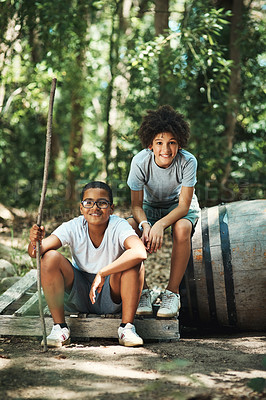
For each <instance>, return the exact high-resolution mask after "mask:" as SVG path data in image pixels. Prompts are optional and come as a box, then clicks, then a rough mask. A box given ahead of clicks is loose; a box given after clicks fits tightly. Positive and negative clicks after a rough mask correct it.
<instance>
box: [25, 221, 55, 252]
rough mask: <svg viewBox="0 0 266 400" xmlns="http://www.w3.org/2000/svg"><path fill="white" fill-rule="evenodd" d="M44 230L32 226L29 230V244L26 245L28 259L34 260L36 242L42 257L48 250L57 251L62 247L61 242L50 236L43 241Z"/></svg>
mask: <svg viewBox="0 0 266 400" xmlns="http://www.w3.org/2000/svg"><path fill="white" fill-rule="evenodd" d="M44 235H45V229H44V227H43V226H41V227H38V225H36V224H35V225H33V226H32V227H31V229H30V243H29V245H28V253H29V255H30V257H32V258H36V242H37V241H39V242H40V245H41V246H40V253H41V255H43V254H44V253H45V252H46V251H48V250H57V249H59V247H61V246H62V243H61V241H60V240H59V239H58V237H57V236H55V235H50V236H48V237H47V238H45V239H43V238H44Z"/></svg>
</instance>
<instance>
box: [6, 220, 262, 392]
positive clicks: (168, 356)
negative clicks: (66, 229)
mask: <svg viewBox="0 0 266 400" xmlns="http://www.w3.org/2000/svg"><path fill="white" fill-rule="evenodd" d="M30 225H31V221H29V220H25V219H24V218H23V221H22V223H21V224H20V226H19V227H14V226H13V228H12V229H13V231H12V237H11V233H10V232H11V231H10V226H8V224H2V228H1V229H0V231H1V238H0V244H1V245H2V246H3V245H5V246H7V247H5V249H7V251H6V252H5V253H3V254H0V255H1V258H3V255H4V256H5V257H7V256H8V254H11V255H12V257H13V259H12V260H16V259H17V258H18V259H19V260H21V261H16V262H17V264H21V265H18V269H19V268H21V270H23V265H24V264H25V263H27V260H25V259H24V258H25V257H26V251H25V249H26V247H25V246H26V244H27V240H28V239H27V237H28V230H29V227H30ZM50 225H51V226H49V228H50V229H49V230H52V228H53V227H54V226H53V225H54V224H53V223H51V224H50ZM10 238H11V239H12V240H10ZM8 248H9V249H10V251H9V249H8ZM19 249H22V254H21V253H18V252H19ZM23 249H24V250H23ZM0 250H1V248H0ZM24 256H25V257H24ZM15 257H17V258H15ZM170 257H171V238H170V235H169V234H168V236H167V235H166V237H165V246H164V247H163V248H162V249H161V250H160V252H159V253H158V254H157V255H152V256H151V257H150V258H149V260H148V262H147V263H146V264H147V265H146V271H147V279H148V283H149V284H150V285H151V286H152V287H153V288H157V289H161V288H164V287H165V284H166V282H167V280H168V274H169V263H170ZM12 260H11V259H10V261H12ZM265 382H266V335H264V334H263V333H262V332H257V333H256V332H252V333H250V332H249V333H230V334H228V332H227V334H222V333H221V332H218V333H217V332H216V333H213V332H212V333H210V332H209V333H206V332H205V333H204V334H203V332H199V331H196V330H184V331H181V339H180V340H179V341H178V342H168V343H167V342H153V343H145V344H144V346H143V347H139V348H126V347H122V346H119V345H118V342H117V340H92V341H90V342H73V343H72V344H71V345H69V346H66V347H63V348H60V349H52V350H51V349H49V351H48V352H46V353H44V352H43V351H42V348H41V346H40V338H18V337H15V336H13V337H2V338H1V337H0V400H8V399H12V400H22V399H34V400H55V399H56V400H64V399H69V400H70V399H71V400H72V399H73V400H79V399H98V400H112V399H117V398H118V399H120V400H131V399H132V400H133V399H134V400H135V399H143V400H150V399H153V400H188V399H190V400H192V399H193V400H227V399H241V400H250V399H266V387H265Z"/></svg>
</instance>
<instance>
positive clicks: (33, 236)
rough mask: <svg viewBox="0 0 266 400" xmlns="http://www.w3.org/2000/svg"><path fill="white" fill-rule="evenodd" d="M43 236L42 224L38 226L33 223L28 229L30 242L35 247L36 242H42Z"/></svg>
mask: <svg viewBox="0 0 266 400" xmlns="http://www.w3.org/2000/svg"><path fill="white" fill-rule="evenodd" d="M44 236H45V229H44V226H41V227H39V226H38V225H36V224H34V225H33V226H32V227H31V229H30V242H31V244H32V246H33V248H34V249H35V247H36V242H40V245H41V243H42V240H43V238H44Z"/></svg>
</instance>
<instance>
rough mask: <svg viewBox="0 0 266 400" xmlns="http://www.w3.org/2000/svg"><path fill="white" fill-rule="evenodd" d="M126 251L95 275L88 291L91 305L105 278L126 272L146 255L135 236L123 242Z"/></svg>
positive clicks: (144, 258) (141, 244)
mask: <svg viewBox="0 0 266 400" xmlns="http://www.w3.org/2000/svg"><path fill="white" fill-rule="evenodd" d="M124 246H125V248H126V250H125V251H124V253H123V254H121V256H120V257H118V258H117V259H116V260H115V261H113V262H112V263H111V264H109V265H106V266H105V267H103V268H101V269H100V271H99V272H98V273H97V275H96V277H95V279H94V281H93V284H92V286H91V290H90V299H91V302H92V304H94V302H95V298H96V290H97V291H98V292H99V293H100V292H101V290H102V287H103V284H104V280H105V277H106V276H108V275H111V274H115V273H118V272H122V271H126V270H128V269H130V268H133V267H135V266H136V265H138V264H140V263H141V262H142V261H144V260H146V258H147V253H146V250H145V247H144V245H143V243H142V241H141V240H140V239H139V238H138V237H137V236H135V235H134V236H129V237H128V238H127V239H126V240H125V241H124Z"/></svg>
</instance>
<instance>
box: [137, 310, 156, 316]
mask: <svg viewBox="0 0 266 400" xmlns="http://www.w3.org/2000/svg"><path fill="white" fill-rule="evenodd" d="M136 315H153V311H136Z"/></svg>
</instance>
